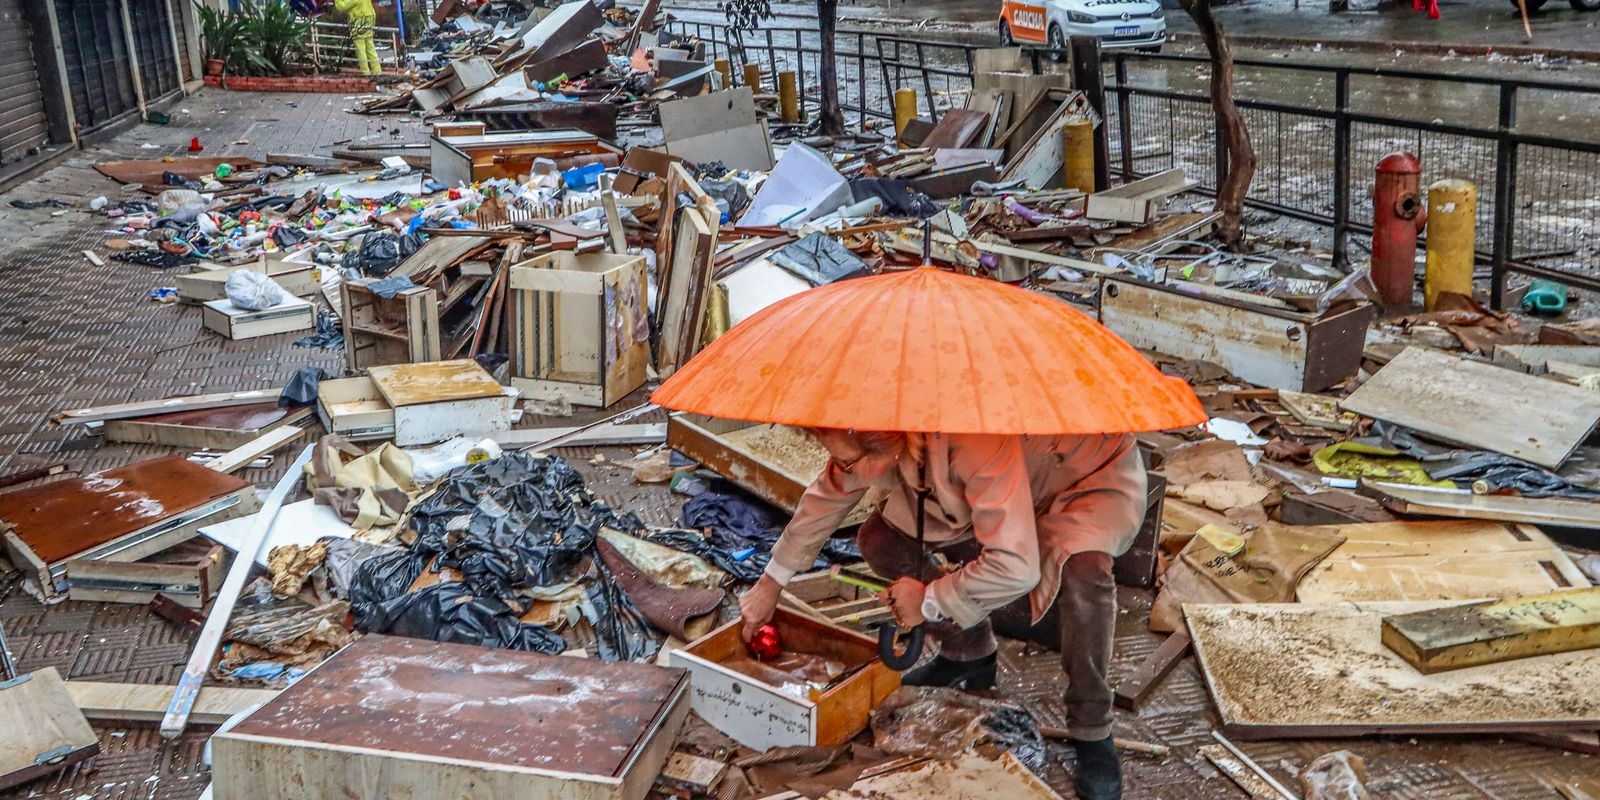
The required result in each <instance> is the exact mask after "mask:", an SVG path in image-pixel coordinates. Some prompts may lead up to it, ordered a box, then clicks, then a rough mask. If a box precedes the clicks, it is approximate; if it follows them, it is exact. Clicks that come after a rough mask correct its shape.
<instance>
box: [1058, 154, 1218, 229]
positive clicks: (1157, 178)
mask: <svg viewBox="0 0 1600 800" xmlns="http://www.w3.org/2000/svg"><path fill="white" fill-rule="evenodd" d="M1196 185H1198V183H1197V182H1196V181H1191V180H1189V179H1188V177H1186V176H1185V175H1184V172H1183V168H1182V167H1175V168H1173V169H1169V170H1166V171H1164V172H1157V173H1156V174H1154V175H1151V176H1149V177H1147V178H1140V179H1139V180H1136V181H1132V182H1129V183H1124V184H1122V185H1121V186H1118V187H1115V188H1112V189H1107V190H1105V191H1103V192H1095V193H1094V194H1091V195H1089V200H1088V202H1087V204H1086V205H1085V206H1084V212H1083V215H1084V216H1086V217H1088V218H1090V219H1110V220H1116V221H1118V222H1131V223H1133V224H1135V225H1143V224H1145V223H1146V222H1149V221H1151V220H1153V219H1155V216H1156V212H1158V211H1160V210H1161V204H1162V203H1164V202H1166V199H1167V198H1168V197H1171V196H1172V195H1175V194H1180V193H1182V192H1186V191H1188V190H1189V189H1190V188H1191V187H1194V186H1196Z"/></svg>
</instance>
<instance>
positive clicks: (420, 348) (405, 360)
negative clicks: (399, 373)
mask: <svg viewBox="0 0 1600 800" xmlns="http://www.w3.org/2000/svg"><path fill="white" fill-rule="evenodd" d="M374 282H376V281H375V279H372V278H362V279H358V280H353V281H344V282H343V283H340V284H339V294H340V302H339V305H340V307H341V308H342V309H343V313H342V314H340V315H339V318H340V321H341V322H342V323H343V324H344V357H345V366H346V367H348V368H349V369H350V371H352V372H356V371H360V370H364V369H366V368H368V367H372V366H377V365H380V364H417V363H422V362H425V361H438V360H439V359H441V358H443V355H442V354H441V353H440V352H439V350H440V344H439V293H438V292H435V291H434V290H432V289H429V288H427V287H425V286H412V287H410V288H406V289H401V290H400V291H398V292H395V293H394V295H393V296H390V297H384V296H383V295H381V294H379V293H377V292H374V291H373V290H372V289H370V288H368V287H369V286H370V285H371V284H372V283H374Z"/></svg>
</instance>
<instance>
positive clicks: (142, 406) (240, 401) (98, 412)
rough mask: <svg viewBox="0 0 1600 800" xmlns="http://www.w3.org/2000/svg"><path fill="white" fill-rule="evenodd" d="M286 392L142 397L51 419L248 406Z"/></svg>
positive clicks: (63, 421)
mask: <svg viewBox="0 0 1600 800" xmlns="http://www.w3.org/2000/svg"><path fill="white" fill-rule="evenodd" d="M282 392H283V389H282V387H279V388H276V389H251V390H248V391H242V392H221V393H218V394H197V395H192V396H189V397H168V398H165V399H162V400H139V401H135V402H132V403H118V404H116V405H108V406H93V407H90V408H74V409H69V410H66V411H61V412H57V413H56V415H55V416H54V417H51V418H50V421H51V422H53V423H55V424H57V425H80V424H84V423H89V422H104V421H106V420H111V419H128V418H130V417H147V416H150V415H151V414H164V413H169V412H173V411H184V410H193V409H201V408H225V407H228V406H244V405H251V404H255V403H260V402H263V401H267V400H272V401H276V400H277V397H278V395H279V394H281V393H282Z"/></svg>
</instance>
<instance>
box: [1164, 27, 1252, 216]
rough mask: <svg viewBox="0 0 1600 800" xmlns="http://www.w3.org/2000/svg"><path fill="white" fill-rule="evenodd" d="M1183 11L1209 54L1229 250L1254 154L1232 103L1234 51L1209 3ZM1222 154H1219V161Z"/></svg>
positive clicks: (1220, 198) (1220, 205)
mask: <svg viewBox="0 0 1600 800" xmlns="http://www.w3.org/2000/svg"><path fill="white" fill-rule="evenodd" d="M1182 3H1183V10H1184V11H1187V12H1189V16H1190V17H1192V18H1194V21H1195V25H1197V26H1198V27H1199V28H1200V35H1201V37H1203V38H1204V39H1205V43H1206V51H1207V52H1209V53H1210V54H1211V108H1212V110H1213V111H1215V112H1216V115H1217V128H1218V129H1219V130H1220V131H1221V132H1222V135H1223V140H1224V141H1225V143H1226V154H1227V159H1228V171H1227V174H1226V175H1224V176H1223V179H1222V185H1221V186H1218V187H1217V210H1219V211H1221V212H1222V227H1220V228H1219V229H1218V230H1217V239H1218V240H1219V241H1221V242H1222V243H1223V244H1224V245H1226V246H1228V247H1230V248H1237V247H1238V246H1239V244H1240V243H1241V242H1242V241H1243V240H1244V198H1245V193H1246V192H1248V191H1249V190H1250V180H1251V179H1252V178H1254V177H1255V174H1256V151H1255V148H1254V147H1252V146H1251V144H1250V131H1249V129H1248V128H1246V127H1245V122H1244V115H1243V114H1240V113H1239V107H1238V106H1237V105H1235V104H1234V102H1233V49H1232V48H1230V47H1229V46H1228V38H1227V36H1226V35H1224V33H1223V31H1222V24H1221V23H1219V22H1217V18H1216V17H1214V16H1212V14H1211V0H1182ZM1222 155H1223V154H1221V153H1219V154H1218V156H1219V157H1221V156H1222Z"/></svg>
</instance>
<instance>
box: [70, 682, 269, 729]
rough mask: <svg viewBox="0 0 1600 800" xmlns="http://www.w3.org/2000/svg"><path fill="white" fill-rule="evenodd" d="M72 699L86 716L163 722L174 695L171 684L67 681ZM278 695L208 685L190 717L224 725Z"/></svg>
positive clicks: (108, 720) (122, 720) (200, 721)
mask: <svg viewBox="0 0 1600 800" xmlns="http://www.w3.org/2000/svg"><path fill="white" fill-rule="evenodd" d="M66 683H67V691H68V692H70V693H71V695H72V701H73V702H74V703H76V704H77V706H78V709H79V710H81V711H82V712H83V715H84V716H85V717H88V718H89V719H95V720H105V721H107V722H160V721H161V717H162V715H164V714H165V713H166V711H167V701H169V700H171V699H172V687H171V686H158V685H149V684H139V683H103V682H100V681H67V682H66ZM277 696H278V690H277V689H242V688H239V687H237V686H207V687H205V688H203V689H201V690H200V697H199V699H197V700H195V703H194V711H192V712H190V714H189V721H190V722H193V723H197V724H200V725H221V724H222V723H223V722H226V721H227V720H228V718H229V717H231V716H233V715H234V714H237V713H239V712H241V711H248V710H250V709H252V708H255V707H256V706H259V705H261V704H263V703H265V702H267V701H268V700H271V699H272V698H274V697H277Z"/></svg>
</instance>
